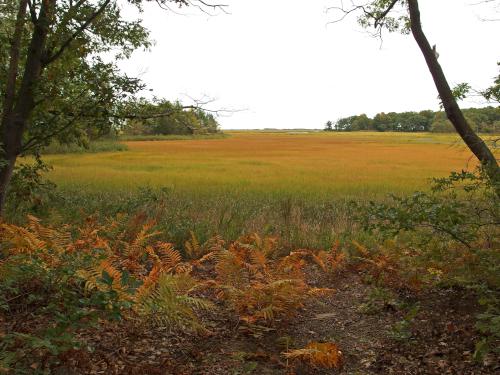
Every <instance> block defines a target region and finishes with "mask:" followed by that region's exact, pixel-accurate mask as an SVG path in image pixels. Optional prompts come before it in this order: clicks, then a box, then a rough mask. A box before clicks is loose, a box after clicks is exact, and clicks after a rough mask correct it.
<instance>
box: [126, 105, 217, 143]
mask: <svg viewBox="0 0 500 375" xmlns="http://www.w3.org/2000/svg"><path fill="white" fill-rule="evenodd" d="M142 112H145V113H147V114H150V113H153V114H154V115H145V116H141V115H140V114H141V113H142ZM137 113H138V115H137V116H136V118H132V119H129V120H127V122H126V125H125V126H123V127H122V129H121V134H123V135H132V136H139V135H140V136H148V135H199V134H213V133H219V132H220V128H219V123H218V122H217V120H216V118H215V116H214V115H213V114H212V113H210V112H207V111H205V110H203V109H201V108H186V107H183V106H182V105H181V104H180V103H178V102H175V103H172V102H169V101H163V102H161V103H145V104H143V105H142V106H140V105H138V111H137Z"/></svg>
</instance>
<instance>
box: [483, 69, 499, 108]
mask: <svg viewBox="0 0 500 375" xmlns="http://www.w3.org/2000/svg"><path fill="white" fill-rule="evenodd" d="M497 65H498V66H499V67H500V62H499V63H497ZM482 95H483V96H484V97H485V98H486V100H488V101H494V102H497V103H500V74H499V75H498V76H497V77H496V78H495V81H494V82H493V85H492V86H491V87H489V88H488V89H486V90H485V91H484V92H482Z"/></svg>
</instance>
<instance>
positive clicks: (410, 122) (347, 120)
mask: <svg viewBox="0 0 500 375" xmlns="http://www.w3.org/2000/svg"><path fill="white" fill-rule="evenodd" d="M463 113H464V115H465V117H466V119H467V120H468V122H469V124H470V125H471V126H472V128H473V129H474V130H475V131H477V132H479V133H500V107H485V108H468V109H464V110H463ZM324 130H325V131H362V130H365V131H380V132H384V131H396V132H398V131H399V132H435V133H452V132H455V129H454V128H453V125H452V124H451V122H450V121H449V120H448V119H447V118H446V113H444V112H442V111H439V112H434V111H431V110H425V111H420V112H401V113H396V112H389V113H384V112H381V113H378V114H377V115H375V116H374V117H373V118H370V117H368V116H367V115H366V114H361V115H356V116H349V117H344V118H340V119H338V120H337V121H336V122H332V121H327V122H326V124H325V128H324Z"/></svg>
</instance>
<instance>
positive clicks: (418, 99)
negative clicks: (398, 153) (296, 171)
mask: <svg viewBox="0 0 500 375" xmlns="http://www.w3.org/2000/svg"><path fill="white" fill-rule="evenodd" d="M478 1H479V0H421V1H420V3H421V4H420V7H421V12H422V21H423V26H424V30H425V32H426V33H427V36H428V38H429V40H430V42H431V44H437V49H438V52H439V54H440V59H439V61H440V62H441V65H442V66H443V68H444V70H445V73H446V74H447V77H448V80H449V81H450V83H451V84H456V83H459V82H464V81H466V82H470V83H471V84H472V85H473V87H476V88H484V87H487V86H488V85H489V84H491V82H492V78H493V77H494V76H495V75H497V74H498V73H497V71H498V70H497V66H496V62H497V61H500V43H499V40H500V38H499V37H500V22H481V20H480V17H488V16H490V18H500V16H499V13H495V9H494V8H493V7H491V6H489V7H487V6H475V5H473V4H474V3H477V2H478ZM223 2H224V3H227V4H228V5H229V7H228V11H229V12H230V14H219V15H218V16H214V17H209V16H207V15H204V14H203V13H201V12H197V11H195V10H194V9H190V10H183V11H182V12H183V13H184V15H176V14H173V13H169V12H166V11H161V10H159V9H158V7H157V6H149V7H148V8H146V11H145V13H144V14H143V16H142V17H143V19H144V24H145V25H146V26H147V27H148V28H149V29H150V30H151V35H152V38H153V39H154V40H155V41H156V45H155V46H154V47H153V48H152V50H151V51H149V52H136V53H134V55H133V57H132V58H131V59H130V60H128V61H126V62H124V63H122V64H121V66H122V68H123V69H124V70H125V71H126V72H127V73H129V74H132V75H136V76H140V77H141V78H142V79H143V80H144V81H145V82H146V83H147V84H148V85H149V87H150V88H152V89H153V90H154V93H155V95H157V96H160V97H165V98H167V99H170V100H175V99H177V98H180V99H183V98H184V100H185V101H186V102H189V99H188V98H187V97H186V96H184V94H188V95H189V96H191V97H196V98H200V97H202V96H203V95H208V96H210V97H213V98H216V99H218V100H217V102H216V103H214V104H212V108H223V107H224V108H233V109H243V108H245V109H247V110H246V111H243V112H239V113H235V114H233V115H232V116H230V117H222V118H220V123H221V125H222V127H223V129H254V128H265V127H273V128H322V127H323V126H324V123H325V122H326V121H327V120H336V119H337V118H339V117H344V116H349V115H353V114H360V113H367V114H368V115H370V116H372V115H374V114H376V113H378V112H390V111H406V110H422V109H438V100H437V98H436V97H437V92H436V89H435V87H434V85H433V82H432V79H431V77H430V74H429V72H428V71H427V68H426V66H425V62H424V60H423V58H422V56H421V55H420V51H419V50H418V47H417V46H416V44H415V41H414V40H413V38H412V37H411V36H401V35H398V34H386V36H385V38H384V43H383V45H382V47H381V46H380V42H379V41H378V40H376V39H373V38H372V37H370V36H369V35H368V34H367V33H366V31H364V30H363V29H361V27H360V26H358V24H357V23H356V19H355V18H354V17H351V18H347V19H346V20H344V21H343V22H341V23H336V24H331V25H328V26H327V23H328V22H329V21H332V20H333V19H335V17H336V14H334V13H326V8H327V7H328V6H332V5H335V4H338V1H336V0H308V1H304V0H271V1H270V0H225V1H223ZM347 2H348V1H346V3H347ZM477 105H480V103H478V102H477V101H476V102H474V101H472V102H468V103H463V104H462V106H464V107H467V106H477Z"/></svg>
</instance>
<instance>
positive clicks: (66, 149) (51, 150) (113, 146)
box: [42, 139, 128, 155]
mask: <svg viewBox="0 0 500 375" xmlns="http://www.w3.org/2000/svg"><path fill="white" fill-rule="evenodd" d="M126 150H128V147H127V145H126V144H123V143H120V142H118V141H116V140H106V139H100V140H96V141H92V142H89V143H88V144H85V145H83V146H82V145H77V144H65V143H62V144H61V143H58V142H53V143H51V144H50V145H49V146H47V147H45V148H44V149H43V150H42V154H43V155H50V154H59V155H60V154H81V153H96V152H116V151H126Z"/></svg>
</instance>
